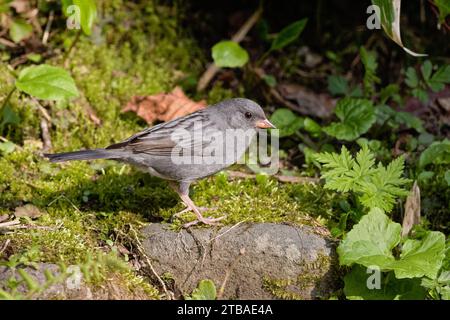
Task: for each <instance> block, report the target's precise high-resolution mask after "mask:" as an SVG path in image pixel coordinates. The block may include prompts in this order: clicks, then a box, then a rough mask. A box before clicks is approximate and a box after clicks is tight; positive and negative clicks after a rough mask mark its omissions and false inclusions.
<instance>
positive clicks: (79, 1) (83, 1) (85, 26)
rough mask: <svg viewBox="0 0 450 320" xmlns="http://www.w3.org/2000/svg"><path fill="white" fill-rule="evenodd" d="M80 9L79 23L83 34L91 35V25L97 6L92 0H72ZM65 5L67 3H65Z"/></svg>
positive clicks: (95, 16) (95, 15)
mask: <svg viewBox="0 0 450 320" xmlns="http://www.w3.org/2000/svg"><path fill="white" fill-rule="evenodd" d="M73 4H74V5H76V6H78V8H79V9H80V21H79V22H80V25H81V29H82V30H83V32H84V34H86V35H88V36H89V35H91V33H92V26H93V25H94V22H95V19H96V18H97V6H96V4H95V1H94V0H73ZM66 5H67V4H66Z"/></svg>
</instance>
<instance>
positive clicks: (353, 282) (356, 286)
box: [344, 265, 427, 300]
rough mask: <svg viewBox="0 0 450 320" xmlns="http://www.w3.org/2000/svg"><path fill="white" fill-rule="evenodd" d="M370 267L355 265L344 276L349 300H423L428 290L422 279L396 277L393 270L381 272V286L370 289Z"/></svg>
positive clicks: (346, 294)
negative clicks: (368, 283)
mask: <svg viewBox="0 0 450 320" xmlns="http://www.w3.org/2000/svg"><path fill="white" fill-rule="evenodd" d="M368 270H369V271H370V269H368V268H364V267H362V266H360V265H354V266H353V267H352V270H351V271H350V272H349V273H348V274H347V275H346V276H345V277H344V294H345V296H346V297H347V299H349V300H423V299H425V297H426V294H427V291H426V290H425V288H424V287H422V286H421V280H420V279H396V278H395V275H394V273H393V272H386V273H381V279H380V284H381V286H380V288H379V289H377V288H373V289H369V287H368V285H367V282H368V277H369V276H370V273H369V271H368Z"/></svg>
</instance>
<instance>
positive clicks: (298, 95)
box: [277, 83, 336, 119]
mask: <svg viewBox="0 0 450 320" xmlns="http://www.w3.org/2000/svg"><path fill="white" fill-rule="evenodd" d="M277 89H278V92H279V93H280V95H281V96H282V97H283V99H285V100H288V101H291V103H293V104H295V105H296V108H295V111H297V112H299V113H300V114H302V115H305V116H313V117H317V118H320V119H326V118H328V117H330V116H331V114H332V112H333V109H334V107H335V105H336V100H335V99H332V98H331V97H330V96H329V95H327V94H323V93H321V94H318V93H315V92H313V91H311V90H310V89H307V88H306V87H303V86H301V85H298V84H295V83H285V84H280V85H278V87H277Z"/></svg>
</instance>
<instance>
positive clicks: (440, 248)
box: [391, 231, 445, 279]
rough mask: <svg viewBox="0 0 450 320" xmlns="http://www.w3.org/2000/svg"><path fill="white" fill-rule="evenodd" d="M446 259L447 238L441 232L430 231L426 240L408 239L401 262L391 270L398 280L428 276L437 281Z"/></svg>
mask: <svg viewBox="0 0 450 320" xmlns="http://www.w3.org/2000/svg"><path fill="white" fill-rule="evenodd" d="M444 257H445V236H444V234H443V233H441V232H437V231H429V232H428V233H427V234H426V236H425V237H424V239H422V240H421V241H419V240H411V239H408V240H406V242H405V243H404V244H403V248H402V253H401V255H400V260H396V261H395V262H394V263H392V265H391V268H392V269H393V270H394V272H395V276H396V277H397V278H398V279H403V278H417V277H423V276H426V277H428V278H431V279H435V278H436V277H437V274H438V272H439V269H440V268H441V266H442V261H443V260H444Z"/></svg>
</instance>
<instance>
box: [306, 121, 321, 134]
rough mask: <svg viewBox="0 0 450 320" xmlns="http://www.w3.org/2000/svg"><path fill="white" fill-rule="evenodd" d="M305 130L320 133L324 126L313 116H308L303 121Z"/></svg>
mask: <svg viewBox="0 0 450 320" xmlns="http://www.w3.org/2000/svg"><path fill="white" fill-rule="evenodd" d="M303 125H304V127H305V130H306V131H308V132H309V133H312V134H318V133H320V132H322V127H321V126H320V124H318V123H317V122H316V121H314V120H313V119H311V118H308V117H306V118H305V120H304V121H303Z"/></svg>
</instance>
